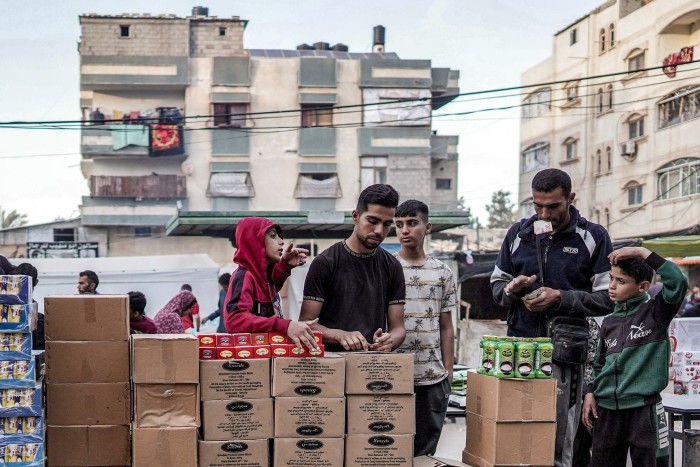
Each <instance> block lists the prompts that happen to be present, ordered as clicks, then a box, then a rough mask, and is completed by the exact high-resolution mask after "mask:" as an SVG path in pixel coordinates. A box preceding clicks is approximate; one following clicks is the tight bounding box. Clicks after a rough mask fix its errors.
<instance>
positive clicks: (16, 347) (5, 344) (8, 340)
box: [0, 332, 32, 361]
mask: <svg viewBox="0 0 700 467" xmlns="http://www.w3.org/2000/svg"><path fill="white" fill-rule="evenodd" d="M31 358H32V335H31V334H29V333H25V332H0V361H17V360H31Z"/></svg>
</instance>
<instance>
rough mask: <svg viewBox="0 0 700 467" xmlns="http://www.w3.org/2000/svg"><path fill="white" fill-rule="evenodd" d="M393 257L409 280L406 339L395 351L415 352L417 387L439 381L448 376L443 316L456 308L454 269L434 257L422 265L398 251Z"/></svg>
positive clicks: (405, 311) (405, 310)
mask: <svg viewBox="0 0 700 467" xmlns="http://www.w3.org/2000/svg"><path fill="white" fill-rule="evenodd" d="M394 256H395V257H396V259H398V260H399V262H400V263H401V266H402V267H403V273H404V277H405V279H406V305H405V309H404V319H405V323H406V339H404V341H403V344H401V346H400V347H399V348H398V349H396V351H397V352H399V353H413V356H414V374H413V378H414V384H415V385H416V386H428V385H432V384H436V383H439V382H440V381H442V380H443V379H445V378H446V377H447V371H446V370H445V366H444V365H443V363H442V352H441V349H440V315H441V313H452V312H453V311H455V312H456V309H457V292H456V286H455V280H454V277H453V275H452V271H451V270H450V268H449V267H447V265H446V264H445V263H443V262H442V261H440V260H437V259H435V258H433V257H432V256H428V259H427V261H426V262H425V264H424V265H422V266H413V265H411V264H409V263H408V262H407V261H406V260H404V259H403V258H401V256H400V255H399V254H398V253H394Z"/></svg>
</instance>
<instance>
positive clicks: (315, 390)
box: [272, 353, 413, 397]
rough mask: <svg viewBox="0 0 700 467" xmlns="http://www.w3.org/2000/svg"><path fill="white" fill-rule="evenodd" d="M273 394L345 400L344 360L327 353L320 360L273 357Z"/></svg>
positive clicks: (336, 355)
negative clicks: (343, 398) (340, 398)
mask: <svg viewBox="0 0 700 467" xmlns="http://www.w3.org/2000/svg"><path fill="white" fill-rule="evenodd" d="M411 375H413V373H411ZM411 378H413V376H411ZM272 395H273V396H284V397H296V396H309V397H344V396H345V359H344V358H343V356H342V355H339V354H330V353H328V354H326V356H325V357H322V358H293V357H281V358H273V359H272Z"/></svg>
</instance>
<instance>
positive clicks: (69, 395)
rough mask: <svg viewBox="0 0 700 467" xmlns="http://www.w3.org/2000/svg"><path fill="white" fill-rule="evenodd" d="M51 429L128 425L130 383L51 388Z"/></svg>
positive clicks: (48, 411)
mask: <svg viewBox="0 0 700 467" xmlns="http://www.w3.org/2000/svg"><path fill="white" fill-rule="evenodd" d="M46 421H47V425H61V426H68V425H128V424H129V423H130V422H131V398H130V391H129V383H75V384H72V383H69V384H61V383H58V384H51V383H49V384H47V386H46Z"/></svg>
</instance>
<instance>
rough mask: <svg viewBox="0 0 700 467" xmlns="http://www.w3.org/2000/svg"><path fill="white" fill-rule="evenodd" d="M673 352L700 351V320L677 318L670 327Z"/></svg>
mask: <svg viewBox="0 0 700 467" xmlns="http://www.w3.org/2000/svg"><path fill="white" fill-rule="evenodd" d="M668 338H669V340H670V341H671V352H681V351H686V350H689V351H693V350H697V351H700V320H698V319H695V318H675V319H673V320H671V325H670V326H669V327H668Z"/></svg>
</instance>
